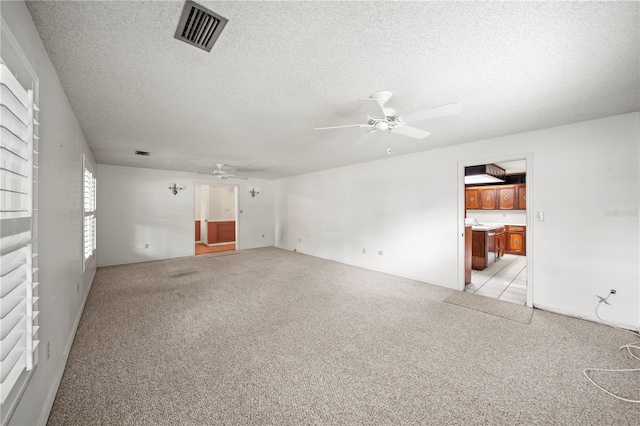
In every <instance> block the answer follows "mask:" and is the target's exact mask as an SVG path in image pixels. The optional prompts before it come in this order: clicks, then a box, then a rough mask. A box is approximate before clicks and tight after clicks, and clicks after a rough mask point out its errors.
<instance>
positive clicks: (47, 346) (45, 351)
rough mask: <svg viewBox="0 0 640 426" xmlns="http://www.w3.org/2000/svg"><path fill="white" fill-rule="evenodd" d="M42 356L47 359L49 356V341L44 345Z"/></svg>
mask: <svg viewBox="0 0 640 426" xmlns="http://www.w3.org/2000/svg"><path fill="white" fill-rule="evenodd" d="M44 356H45V358H46V359H49V357H50V356H51V343H50V342H47V344H46V345H44Z"/></svg>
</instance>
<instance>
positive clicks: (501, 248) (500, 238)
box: [495, 228, 507, 260]
mask: <svg viewBox="0 0 640 426" xmlns="http://www.w3.org/2000/svg"><path fill="white" fill-rule="evenodd" d="M506 237H507V235H506V234H505V231H504V228H499V229H496V236H495V239H496V242H495V244H496V248H495V253H496V260H498V259H500V258H501V257H502V256H504V253H505V250H506V248H507V244H506Z"/></svg>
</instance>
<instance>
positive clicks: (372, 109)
mask: <svg viewBox="0 0 640 426" xmlns="http://www.w3.org/2000/svg"><path fill="white" fill-rule="evenodd" d="M358 101H359V102H360V105H362V108H363V109H364V111H365V112H366V113H367V114H369V117H373V118H384V117H386V116H387V115H386V114H385V113H384V110H383V109H382V105H380V102H378V101H377V100H376V99H371V98H363V99H358Z"/></svg>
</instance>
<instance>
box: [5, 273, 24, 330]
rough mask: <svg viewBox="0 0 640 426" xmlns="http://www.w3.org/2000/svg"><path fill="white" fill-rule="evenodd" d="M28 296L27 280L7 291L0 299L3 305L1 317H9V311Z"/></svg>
mask: <svg viewBox="0 0 640 426" xmlns="http://www.w3.org/2000/svg"><path fill="white" fill-rule="evenodd" d="M26 297H27V282H26V281H23V282H21V283H20V284H19V285H18V286H16V288H14V289H13V290H11V291H10V292H9V293H7V294H6V296H4V297H2V299H0V301H1V302H2V305H1V306H0V318H2V320H3V321H4V320H5V318H7V316H8V315H9V312H11V311H12V310H13V309H14V308H15V307H16V306H18V304H19V303H20V302H21V301H23V300H25V298H26ZM3 324H4V322H3Z"/></svg>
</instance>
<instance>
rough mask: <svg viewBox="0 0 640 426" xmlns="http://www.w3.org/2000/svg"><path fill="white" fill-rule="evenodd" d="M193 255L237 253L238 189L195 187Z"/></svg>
mask: <svg viewBox="0 0 640 426" xmlns="http://www.w3.org/2000/svg"><path fill="white" fill-rule="evenodd" d="M194 192H195V203H194V206H195V212H194V213H195V215H194V216H195V255H200V254H207V253H217V252H222V251H233V250H235V249H236V236H237V210H238V209H237V205H238V188H237V186H233V185H195V191H194Z"/></svg>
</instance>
